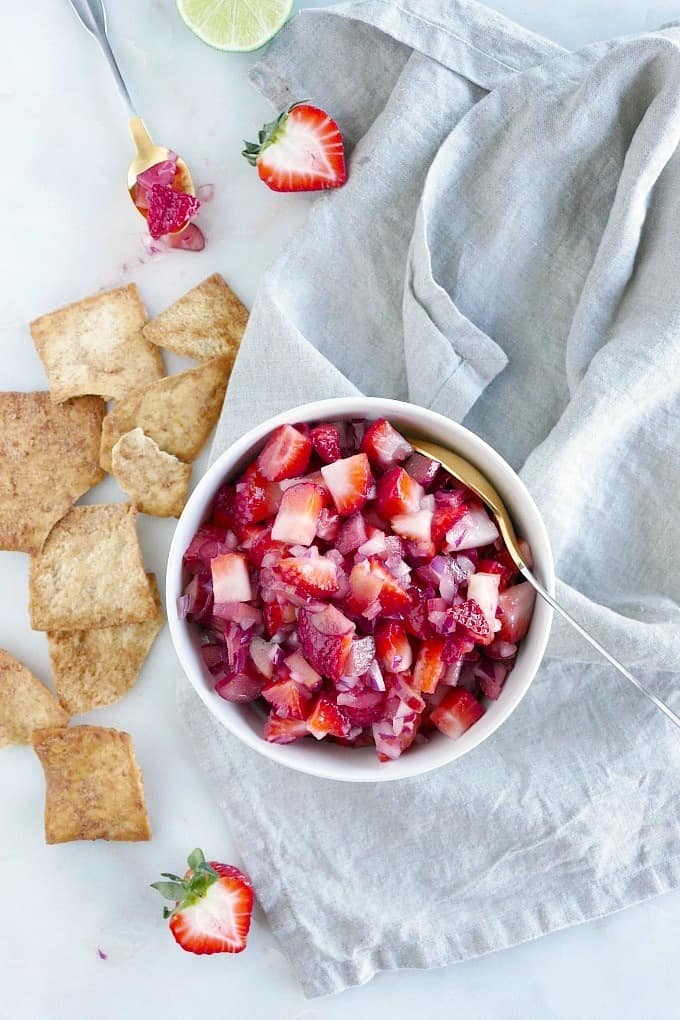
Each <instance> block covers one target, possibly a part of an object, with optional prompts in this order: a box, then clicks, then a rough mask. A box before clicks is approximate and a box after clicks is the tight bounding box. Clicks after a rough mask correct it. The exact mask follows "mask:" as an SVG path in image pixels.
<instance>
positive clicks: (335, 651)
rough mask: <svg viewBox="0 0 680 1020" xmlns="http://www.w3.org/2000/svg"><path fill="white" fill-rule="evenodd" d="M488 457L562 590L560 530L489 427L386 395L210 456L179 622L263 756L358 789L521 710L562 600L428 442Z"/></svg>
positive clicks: (273, 424)
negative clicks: (557, 559) (523, 562)
mask: <svg viewBox="0 0 680 1020" xmlns="http://www.w3.org/2000/svg"><path fill="white" fill-rule="evenodd" d="M405 434H406V435H408V434H411V435H420V436H422V437H423V438H429V439H432V440H433V441H435V442H438V443H440V444H442V445H444V446H447V447H448V448H449V449H452V450H454V451H456V452H458V453H460V454H462V455H463V456H465V457H467V458H468V459H469V460H471V461H472V462H473V463H475V464H476V465H477V466H478V467H479V468H480V469H481V470H482V471H483V472H484V473H485V474H486V475H487V476H488V477H489V478H490V480H491V481H492V482H493V483H494V485H496V487H497V488H498V490H499V492H500V493H501V495H502V496H503V498H504V500H505V503H506V505H507V507H508V509H509V510H510V512H511V514H512V515H513V519H514V522H515V525H516V527H517V531H518V534H520V535H521V536H523V539H524V553H525V557H526V558H527V559H528V561H529V562H532V563H533V564H534V568H535V570H536V571H537V573H538V576H539V577H540V578H541V579H542V580H543V582H544V584H545V585H546V587H547V588H548V589H549V590H551V591H552V588H553V583H554V577H553V563H552V554H551V550H550V544H549V540H548V537H547V534H546V531H545V527H544V525H543V522H542V520H541V517H540V514H539V512H538V509H537V507H536V505H535V504H534V502H533V500H532V498H531V496H530V495H529V493H528V492H527V490H526V489H525V488H524V485H523V484H522V482H521V481H520V479H519V478H518V477H517V475H516V474H515V472H514V471H513V470H512V469H511V468H510V467H509V466H508V465H507V464H506V463H505V461H504V460H503V459H502V458H501V457H500V456H499V455H498V454H497V453H496V452H495V451H494V450H492V449H491V448H490V447H489V446H488V445H487V444H486V443H484V442H483V441H482V440H481V439H480V438H479V437H478V436H476V435H474V434H473V433H471V432H469V431H468V430H467V429H465V428H463V427H462V426H461V425H458V424H456V423H455V422H452V421H450V420H449V419H447V418H445V417H443V416H442V415H439V414H437V413H435V412H433V411H429V410H425V409H423V408H420V407H417V406H415V405H412V404H407V403H402V402H400V401H393V400H387V399H382V398H367V397H356V398H342V399H336V400H325V401H319V402H317V403H314V404H308V405H305V406H302V407H297V408H294V409H292V410H291V411H287V412H285V413H284V414H281V415H279V416H278V417H276V418H274V419H271V420H270V421H268V422H265V423H264V424H263V425H260V426H258V427H257V428H255V429H253V430H252V431H251V432H249V433H247V434H246V435H244V436H243V437H242V438H241V439H239V440H238V441H237V442H236V443H234V444H233V445H232V446H231V447H230V448H229V449H228V450H227V451H225V453H223V454H222V456H221V457H219V458H218V460H217V461H216V462H215V463H214V464H213V465H212V467H211V468H210V469H209V471H208V472H207V473H206V475H205V476H204V478H203V479H202V480H201V482H200V483H199V485H198V486H197V488H196V490H195V491H194V493H193V494H192V496H191V498H190V500H189V502H188V503H187V506H186V507H185V510H184V512H183V514H182V516H181V518H180V520H179V523H178V525H177V529H176V532H175V536H174V539H173V542H172V547H171V550H170V556H169V561H168V575H167V598H168V617H169V622H170V631H171V634H172V638H173V642H174V644H175V648H176V650H177V653H178V655H179V659H180V662H181V664H182V666H183V668H184V670H185V672H186V674H187V676H188V678H189V680H190V681H191V683H192V685H193V687H194V688H195V690H196V691H197V693H198V694H199V696H200V697H201V698H202V700H203V701H204V702H205V704H206V705H207V706H208V708H209V709H210V711H211V712H212V713H213V714H214V715H215V716H216V717H217V718H218V719H219V720H220V721H221V722H222V723H223V724H224V725H225V726H226V727H227V729H229V730H230V731H231V732H232V733H233V734H235V735H236V736H237V737H239V738H240V739H241V740H243V741H244V742H245V743H246V744H248V745H249V746H250V747H253V748H255V749H256V750H257V751H259V752H260V753H261V754H263V755H265V756H266V757H268V758H272V759H274V760H275V761H277V762H280V763H281V764H284V765H288V766H289V767H291V768H295V769H297V770H299V771H302V772H307V773H311V774H314V775H318V776H322V777H326V778H332V779H341V780H348V781H355V782H357V781H368V782H372V781H373V782H374V781H380V780H387V779H398V778H403V777H406V776H412V775H416V774H418V773H421V772H426V771H429V770H430V769H433V768H437V767H439V766H440V765H444V764H446V763H448V762H451V761H453V760H454V759H456V758H459V757H460V756H461V755H463V754H465V753H466V752H467V751H469V750H471V749H472V748H473V747H475V746H476V745H477V744H479V743H481V741H483V740H484V739H486V737H488V736H490V734H491V733H493V731H494V730H495V729H497V728H498V726H500V724H501V723H502V722H503V721H504V720H505V719H507V718H508V716H509V715H510V714H511V713H512V711H513V710H514V708H515V707H516V706H517V704H518V703H519V702H520V700H521V699H522V697H523V696H524V694H525V693H526V691H527V689H528V687H529V685H530V683H531V681H532V679H533V677H534V676H535V674H536V671H537V669H538V666H539V664H540V662H541V659H542V656H543V653H544V651H545V647H546V643H547V640H548V635H549V631H550V625H551V620H552V611H551V610H550V607H549V606H548V605H547V604H545V603H544V602H543V601H542V600H539V601H538V602H535V600H534V594H533V590H532V589H531V588H530V586H529V585H528V583H527V582H525V581H523V579H522V577H521V575H519V574H518V573H517V570H516V568H515V566H514V564H513V563H512V560H511V559H510V556H509V555H508V552H507V550H506V549H505V547H504V544H503V541H502V539H501V537H500V535H499V533H498V529H497V528H496V525H495V523H494V521H493V520H492V518H491V516H490V515H489V513H488V512H487V510H486V509H485V507H484V506H483V505H482V503H481V502H480V501H479V500H478V499H477V497H475V496H474V494H473V493H471V492H470V491H469V490H468V489H465V488H464V487H463V486H461V485H460V484H459V483H457V482H456V481H455V480H454V479H453V478H451V476H449V475H448V474H447V473H446V472H445V471H444V470H443V469H442V468H441V467H440V466H439V465H438V464H437V463H436V462H434V461H431V460H429V459H428V458H427V457H424V456H422V455H421V454H418V453H416V452H414V451H413V449H412V448H411V446H410V445H409V443H408V441H407V440H406V439H405V438H404V435H405Z"/></svg>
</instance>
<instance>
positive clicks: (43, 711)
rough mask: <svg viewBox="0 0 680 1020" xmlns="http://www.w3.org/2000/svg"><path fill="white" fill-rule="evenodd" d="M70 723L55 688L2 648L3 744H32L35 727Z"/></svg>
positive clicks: (0, 727)
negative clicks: (39, 678)
mask: <svg viewBox="0 0 680 1020" xmlns="http://www.w3.org/2000/svg"><path fill="white" fill-rule="evenodd" d="M67 722H68V712H67V711H66V709H64V708H63V707H62V706H61V705H60V704H59V702H58V701H57V699H56V698H55V696H54V694H52V691H50V690H49V689H48V688H47V687H45V685H44V684H43V683H41V682H40V680H38V678H37V677H36V676H33V674H32V673H31V671H30V670H29V669H27V668H26V666H24V665H22V664H21V663H20V662H18V661H17V659H15V658H14V657H13V656H12V655H10V654H9V652H6V651H4V650H3V649H2V648H0V747H3V746H5V745H6V744H30V743H31V736H32V734H33V730H35V729H40V728H41V727H43V726H65V725H66V724H67Z"/></svg>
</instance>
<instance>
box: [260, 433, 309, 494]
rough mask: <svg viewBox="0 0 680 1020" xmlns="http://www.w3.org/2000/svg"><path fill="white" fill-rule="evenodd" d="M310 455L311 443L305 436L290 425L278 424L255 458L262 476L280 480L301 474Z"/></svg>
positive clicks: (274, 480)
mask: <svg viewBox="0 0 680 1020" xmlns="http://www.w3.org/2000/svg"><path fill="white" fill-rule="evenodd" d="M311 455H312V444H311V442H310V440H309V438H308V437H307V436H305V435H303V434H302V432H299V431H298V429H296V428H293V426H292V425H280V426H279V428H277V429H276V431H275V432H273V433H272V435H271V437H270V438H269V439H268V441H267V444H266V446H265V447H264V449H263V450H262V452H261V453H260V455H259V457H258V458H257V466H258V468H259V470H260V473H261V474H262V476H263V477H264V478H266V479H268V480H269V481H270V482H280V481H281V480H282V479H284V478H298V477H299V476H300V475H303V474H304V473H305V471H306V470H307V465H308V464H309V458H310V457H311Z"/></svg>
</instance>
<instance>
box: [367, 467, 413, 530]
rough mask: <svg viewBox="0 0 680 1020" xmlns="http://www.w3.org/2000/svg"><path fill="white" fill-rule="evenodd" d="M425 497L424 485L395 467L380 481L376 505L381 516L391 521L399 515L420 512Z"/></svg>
mask: <svg viewBox="0 0 680 1020" xmlns="http://www.w3.org/2000/svg"><path fill="white" fill-rule="evenodd" d="M424 495H425V490H424V489H423V487H422V485H419V484H418V482H416V481H414V479H413V478H411V476H410V475H409V474H407V473H406V471H404V469H403V468H400V467H393V468H390V470H389V471H387V472H386V473H385V474H384V475H383V476H382V477H381V478H379V479H378V486H377V494H376V498H375V505H376V509H377V511H378V513H379V514H380V516H381V517H383V518H384V519H385V520H386V521H391V520H392V519H393V518H394V517H397V516H398V515H399V514H412V513H415V512H416V511H417V510H419V509H420V501H421V500H422V498H423V496H424Z"/></svg>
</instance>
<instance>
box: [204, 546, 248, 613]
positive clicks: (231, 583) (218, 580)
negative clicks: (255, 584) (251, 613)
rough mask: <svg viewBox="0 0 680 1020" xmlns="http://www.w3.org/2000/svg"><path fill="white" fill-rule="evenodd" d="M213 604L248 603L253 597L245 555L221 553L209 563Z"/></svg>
mask: <svg viewBox="0 0 680 1020" xmlns="http://www.w3.org/2000/svg"><path fill="white" fill-rule="evenodd" d="M210 570H211V573H212V580H213V597H214V599H215V602H248V601H249V600H250V599H251V598H252V597H253V590H252V587H251V584H250V575H249V573H248V560H247V557H246V555H245V553H223V554H222V555H221V556H216V557H215V559H213V560H211V561H210Z"/></svg>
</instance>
